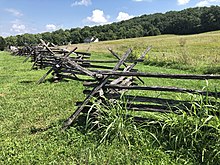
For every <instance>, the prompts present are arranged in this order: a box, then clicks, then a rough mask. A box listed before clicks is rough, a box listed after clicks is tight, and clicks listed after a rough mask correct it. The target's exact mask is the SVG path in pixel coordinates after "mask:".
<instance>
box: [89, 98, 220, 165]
mask: <svg viewBox="0 0 220 165" xmlns="http://www.w3.org/2000/svg"><path fill="white" fill-rule="evenodd" d="M189 95H190V96H189V97H191V98H192V101H191V103H192V105H191V107H188V109H187V110H184V111H183V110H181V109H180V111H181V112H182V113H181V115H177V114H174V113H169V114H154V115H157V119H156V118H149V119H150V120H149V121H148V122H143V123H142V124H140V123H137V122H135V120H134V115H135V113H134V112H132V111H128V110H127V108H126V101H125V100H121V101H118V102H114V103H112V102H107V104H106V103H105V104H97V103H95V104H94V107H92V108H95V109H96V110H97V111H96V112H95V116H94V113H93V118H89V117H88V116H90V115H91V111H89V112H88V114H87V123H88V125H87V126H88V127H87V128H88V132H89V134H90V136H92V137H96V138H97V141H98V142H99V143H100V144H101V143H104V144H106V145H109V144H114V143H115V142H118V143H119V144H120V145H121V144H125V145H128V146H129V150H130V149H131V150H132V149H133V148H136V147H140V146H142V145H143V146H148V147H149V146H150V148H151V147H153V148H158V149H162V150H163V151H164V152H165V153H167V154H169V155H171V156H172V157H174V158H175V159H176V160H177V162H179V163H183V164H213V165H214V164H218V163H219V161H220V119H219V117H220V116H219V112H220V111H219V110H220V102H219V100H218V99H214V100H213V99H211V100H210V99H209V98H207V97H204V96H199V97H198V96H195V95H191V94H189ZM195 98H196V99H197V101H195ZM213 101H214V102H213ZM121 103H123V104H121ZM189 112H190V113H189ZM158 116H160V120H158Z"/></svg>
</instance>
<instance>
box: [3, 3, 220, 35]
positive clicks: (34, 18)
mask: <svg viewBox="0 0 220 165" xmlns="http://www.w3.org/2000/svg"><path fill="white" fill-rule="evenodd" d="M211 5H220V0H0V36H3V37H7V36H11V35H18V34H24V33H31V34H35V33H43V32H51V31H55V30H58V29H61V28H62V29H71V28H77V27H84V26H94V25H103V24H109V23H112V22H119V21H122V20H127V19H130V18H132V17H135V16H140V15H143V14H153V13H165V12H167V11H171V10H172V11H173V10H175V11H179V10H183V9H186V8H189V7H203V6H211Z"/></svg>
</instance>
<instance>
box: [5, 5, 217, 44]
mask: <svg viewBox="0 0 220 165" xmlns="http://www.w3.org/2000/svg"><path fill="white" fill-rule="evenodd" d="M214 30H220V7H219V6H211V7H197V8H188V9H185V10H182V11H170V12H166V13H164V14H163V13H156V14H150V15H142V16H140V17H135V18H132V19H130V20H126V21H121V22H117V23H112V24H108V25H102V26H93V27H88V26H85V27H83V28H72V29H66V30H63V29H60V30H57V31H54V32H45V33H41V34H23V35H17V36H10V37H7V38H5V41H6V43H7V45H17V46H22V45H23V44H24V43H28V44H37V43H38V42H39V39H40V38H42V39H43V40H45V41H48V42H52V43H54V44H57V45H65V44H68V43H70V42H71V43H82V42H83V41H84V39H85V38H87V37H92V36H95V37H97V38H99V40H101V41H105V40H115V39H124V38H135V37H144V36H154V35H160V34H196V33H201V32H208V31H214Z"/></svg>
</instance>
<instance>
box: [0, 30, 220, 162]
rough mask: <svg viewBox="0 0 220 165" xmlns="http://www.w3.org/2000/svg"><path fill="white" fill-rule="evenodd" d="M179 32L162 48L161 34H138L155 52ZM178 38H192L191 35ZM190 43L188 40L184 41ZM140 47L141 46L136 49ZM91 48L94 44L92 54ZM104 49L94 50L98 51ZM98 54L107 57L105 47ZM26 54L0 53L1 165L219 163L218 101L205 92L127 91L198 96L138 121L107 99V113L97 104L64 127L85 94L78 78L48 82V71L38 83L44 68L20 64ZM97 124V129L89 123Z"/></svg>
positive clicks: (213, 84)
mask: <svg viewBox="0 0 220 165" xmlns="http://www.w3.org/2000/svg"><path fill="white" fill-rule="evenodd" d="M201 35H202V36H203V35H206V34H201ZM211 35H218V33H217V32H216V33H213V34H211ZM176 37H177V36H169V35H167V36H164V40H166V39H168V40H167V41H163V42H164V43H163V44H162V47H161V48H159V45H160V43H157V42H156V40H163V39H162V38H161V36H157V37H155V38H146V39H145V38H141V39H140V40H144V41H147V40H149V41H148V43H146V44H145V45H149V44H150V43H151V41H152V42H154V43H155V44H156V43H157V45H158V48H156V49H155V46H154V48H153V49H152V51H153V52H156V51H158V54H159V52H160V51H161V50H162V49H164V50H165V49H166V48H167V49H168V50H169V51H170V52H172V51H173V50H175V48H176V46H177V45H178V43H177V45H176V46H175V45H174V46H172V43H170V44H169V45H167V43H169V41H173V40H174V39H176V41H178V37H177V38H176ZM183 37H184V38H185V37H186V38H187V37H189V38H191V39H193V37H192V36H183ZM198 37H199V36H198ZM204 37H205V36H204ZM194 38H195V37H194ZM205 38H206V37H205ZM216 40H218V39H216ZM135 41H138V39H134V41H133V40H126V41H125V42H122V41H110V42H104V43H98V44H99V45H101V46H100V47H102V44H103V45H104V44H106V45H107V46H109V45H111V46H112V47H113V48H114V49H115V50H116V51H117V48H120V49H119V51H122V50H123V51H124V49H127V48H128V47H129V46H131V45H132V44H133V43H134V42H135ZM129 42H131V44H130V45H129ZM141 42H143V41H141ZM161 42H162V41H161ZM190 42H191V41H188V40H187V42H186V45H187V44H188V43H190ZM207 42H208V41H207ZM122 43H123V44H122ZM94 45H95V44H94ZM137 45H138V44H137ZM145 45H141V44H140V49H142V48H143V46H145ZM79 46H81V45H79ZM86 46H87V45H85V47H86ZM188 46H189V47H191V46H190V45H188ZM192 47H193V46H192ZM133 48H134V47H133ZM81 49H82V48H81ZM93 49H94V47H93V46H92V51H93V52H94V51H95V49H94V50H93ZM97 49H99V47H98V48H97ZM138 49H139V48H138ZM157 49H158V50H157ZM167 49H166V51H168V50H167ZM192 49H193V48H192ZM201 49H203V48H201ZM208 49H209V48H208ZM82 50H83V49H82ZM102 50H103V49H101V48H100V49H99V51H100V52H102ZM99 51H97V52H98V53H94V54H93V55H92V56H93V58H95V59H97V58H100V53H99ZM195 51H197V50H196V48H195ZM210 54H211V53H210ZM102 58H104V59H106V58H111V56H110V55H109V54H107V52H102ZM23 60H24V57H15V56H10V55H9V54H8V53H5V52H0V164H217V163H218V162H219V161H220V140H219V139H220V121H219V116H217V115H215V114H212V113H210V111H214V110H215V111H218V112H219V105H218V104H217V105H211V104H209V101H206V100H204V102H202V101H201V100H202V99H203V98H202V97H200V96H194V95H189V94H171V93H168V92H149V91H146V92H138V91H136V92H134V91H131V93H134V94H140V95H147V96H157V97H161V98H173V99H174V98H176V99H180V100H181V99H184V100H185V99H187V100H199V101H201V103H200V104H199V105H197V106H195V107H194V109H193V108H192V109H193V110H194V112H193V116H188V115H186V114H183V115H180V116H177V115H174V114H170V115H167V114H164V115H161V114H154V113H144V114H143V113H139V114H138V115H141V116H145V117H149V118H151V119H152V121H151V122H147V123H145V124H143V125H140V124H136V123H133V122H131V120H130V119H129V118H128V119H127V118H125V117H124V116H126V115H127V114H130V113H131V114H133V112H128V111H126V107H121V106H120V105H112V106H110V107H108V108H109V109H110V110H111V111H110V113H106V111H107V110H108V108H104V106H101V107H100V108H99V109H100V113H103V116H100V118H98V119H99V120H98V121H93V120H90V119H89V120H85V118H84V117H86V116H81V117H80V118H79V119H78V122H76V123H75V124H74V126H72V127H71V128H70V129H68V130H66V131H65V132H63V131H61V129H60V128H61V126H62V124H63V121H64V120H65V119H66V118H67V117H69V116H70V115H71V114H72V113H73V112H74V110H75V109H76V107H75V103H76V102H77V101H82V100H83V99H84V98H85V96H84V95H83V94H82V91H83V89H84V87H83V86H82V83H81V82H78V81H68V82H66V81H63V82H59V83H51V82H50V81H48V80H49V78H51V76H49V77H47V80H46V82H44V83H42V84H40V85H37V84H36V81H37V80H39V78H40V77H41V76H42V75H43V74H44V73H46V70H30V68H31V63H29V62H28V63H22V61H23ZM137 68H138V69H139V70H140V71H144V72H152V71H153V72H158V73H183V74H187V73H192V72H193V70H188V71H185V70H177V69H170V68H169V69H165V68H162V67H156V66H149V65H146V64H145V65H143V64H142V65H138V66H137ZM193 73H198V72H193ZM144 81H145V84H146V85H154V86H156V85H160V84H163V85H165V86H179V87H184V88H194V89H199V90H202V89H203V88H204V87H206V88H208V89H209V90H211V91H214V90H215V89H216V90H218V91H220V86H219V80H211V81H208V85H207V82H206V81H191V80H178V81H176V80H169V79H163V80H159V79H155V78H145V79H144ZM215 101H217V102H219V100H215ZM206 102H207V103H206ZM195 104H196V103H195ZM97 106H98V105H97ZM199 106H200V107H199ZM122 109H124V111H122ZM198 110H199V113H198V112H197V111H198ZM86 121H87V122H86ZM97 122H99V123H98V124H99V126H100V127H98V128H96V129H91V128H92V127H93V126H94V124H97ZM85 125H86V126H87V127H85Z"/></svg>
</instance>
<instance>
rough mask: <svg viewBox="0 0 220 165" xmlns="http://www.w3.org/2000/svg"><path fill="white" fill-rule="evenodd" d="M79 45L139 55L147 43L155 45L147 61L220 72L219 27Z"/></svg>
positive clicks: (96, 50) (90, 48)
mask: <svg viewBox="0 0 220 165" xmlns="http://www.w3.org/2000/svg"><path fill="white" fill-rule="evenodd" d="M75 46H77V47H78V48H79V49H81V50H84V51H85V50H87V49H88V48H89V50H90V51H91V52H99V53H106V54H108V53H109V52H108V50H107V49H108V48H112V49H113V50H114V51H116V52H118V53H119V54H122V53H124V52H125V51H126V50H127V49H128V48H132V49H133V56H134V57H135V56H138V55H140V53H141V52H143V51H144V49H146V47H147V46H152V50H151V51H150V52H149V56H148V57H147V59H146V63H147V64H151V65H156V66H166V67H169V68H175V69H184V70H186V69H187V70H193V71H198V72H200V73H220V31H214V32H209V33H202V34H195V35H159V36H150V37H142V38H132V39H122V40H113V41H104V42H99V43H91V44H76V45H69V46H67V47H68V48H69V49H71V48H73V47H75Z"/></svg>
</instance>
